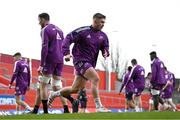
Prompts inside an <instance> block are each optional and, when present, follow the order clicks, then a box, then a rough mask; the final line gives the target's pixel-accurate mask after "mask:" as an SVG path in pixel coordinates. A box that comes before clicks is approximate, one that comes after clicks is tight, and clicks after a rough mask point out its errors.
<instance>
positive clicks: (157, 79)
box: [151, 58, 166, 85]
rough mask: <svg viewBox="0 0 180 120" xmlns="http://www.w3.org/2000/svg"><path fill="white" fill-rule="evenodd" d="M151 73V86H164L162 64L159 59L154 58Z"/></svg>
mask: <svg viewBox="0 0 180 120" xmlns="http://www.w3.org/2000/svg"><path fill="white" fill-rule="evenodd" d="M151 71H152V78H151V83H152V84H160V85H165V84H166V80H165V70H164V63H163V62H162V61H161V60H160V59H159V58H156V59H154V60H153V62H152V64H151Z"/></svg>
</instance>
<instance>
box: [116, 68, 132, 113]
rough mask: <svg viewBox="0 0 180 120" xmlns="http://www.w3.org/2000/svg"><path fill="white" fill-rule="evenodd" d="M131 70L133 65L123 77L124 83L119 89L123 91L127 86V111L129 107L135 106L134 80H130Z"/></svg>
mask: <svg viewBox="0 0 180 120" xmlns="http://www.w3.org/2000/svg"><path fill="white" fill-rule="evenodd" d="M131 70H132V67H131V66H129V67H128V69H127V71H126V73H125V75H124V77H123V84H122V86H121V88H120V91H119V92H120V93H121V91H122V90H123V89H124V88H125V94H126V109H125V111H128V110H129V108H131V109H134V108H135V105H134V100H133V93H134V84H133V80H130V81H128V79H129V75H130V73H131ZM125 85H126V86H125Z"/></svg>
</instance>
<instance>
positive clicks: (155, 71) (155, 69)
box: [150, 51, 166, 110]
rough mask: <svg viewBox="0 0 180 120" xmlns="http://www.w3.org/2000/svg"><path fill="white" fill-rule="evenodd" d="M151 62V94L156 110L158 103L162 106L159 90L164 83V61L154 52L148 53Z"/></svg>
mask: <svg viewBox="0 0 180 120" xmlns="http://www.w3.org/2000/svg"><path fill="white" fill-rule="evenodd" d="M150 59H151V61H152V63H151V73H152V78H151V85H152V87H151V94H152V96H153V103H154V109H155V110H158V107H159V103H161V104H162V105H163V106H164V102H163V100H162V98H161V97H160V91H161V90H162V88H163V87H164V85H165V84H166V80H165V70H164V63H163V62H162V61H161V60H160V59H159V58H158V57H157V55H156V52H155V51H153V52H151V53H150Z"/></svg>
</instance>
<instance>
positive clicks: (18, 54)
mask: <svg viewBox="0 0 180 120" xmlns="http://www.w3.org/2000/svg"><path fill="white" fill-rule="evenodd" d="M16 56H21V53H20V52H17V53H15V54H14V55H13V57H16Z"/></svg>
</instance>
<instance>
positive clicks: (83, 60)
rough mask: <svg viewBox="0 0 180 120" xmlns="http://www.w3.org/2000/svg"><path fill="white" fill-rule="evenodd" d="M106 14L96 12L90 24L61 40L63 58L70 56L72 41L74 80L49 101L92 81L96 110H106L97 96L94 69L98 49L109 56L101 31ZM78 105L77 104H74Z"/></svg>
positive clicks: (96, 79)
mask: <svg viewBox="0 0 180 120" xmlns="http://www.w3.org/2000/svg"><path fill="white" fill-rule="evenodd" d="M105 19H106V16H104V15H103V14H101V13H96V14H95V15H94V16H93V24H92V25H91V26H85V27H80V28H78V29H76V30H74V31H72V32H71V33H69V34H68V35H67V36H66V38H65V40H64V42H63V53H64V56H65V60H66V61H69V60H70V58H71V55H70V50H69V47H70V45H71V44H72V43H74V46H73V49H72V55H73V57H72V58H73V64H74V67H75V69H76V75H75V80H74V82H73V84H72V86H70V87H65V88H63V89H61V90H60V91H57V92H54V93H52V94H51V95H50V96H49V102H51V99H53V98H54V97H56V96H69V95H70V94H73V93H77V92H78V91H79V90H81V89H82V88H84V87H85V84H86V81H87V80H91V82H92V94H93V97H94V102H95V105H96V111H97V112H108V111H109V110H108V109H106V108H105V107H104V106H103V105H102V104H101V100H100V97H99V90H98V84H99V80H100V78H99V75H98V73H97V72H96V70H95V67H96V62H97V58H98V54H99V51H100V50H101V51H102V55H103V57H104V58H105V59H106V57H108V56H109V42H108V38H107V35H106V34H105V33H104V32H102V31H101V29H102V28H103V26H104V23H105ZM76 107H78V105H76Z"/></svg>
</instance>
